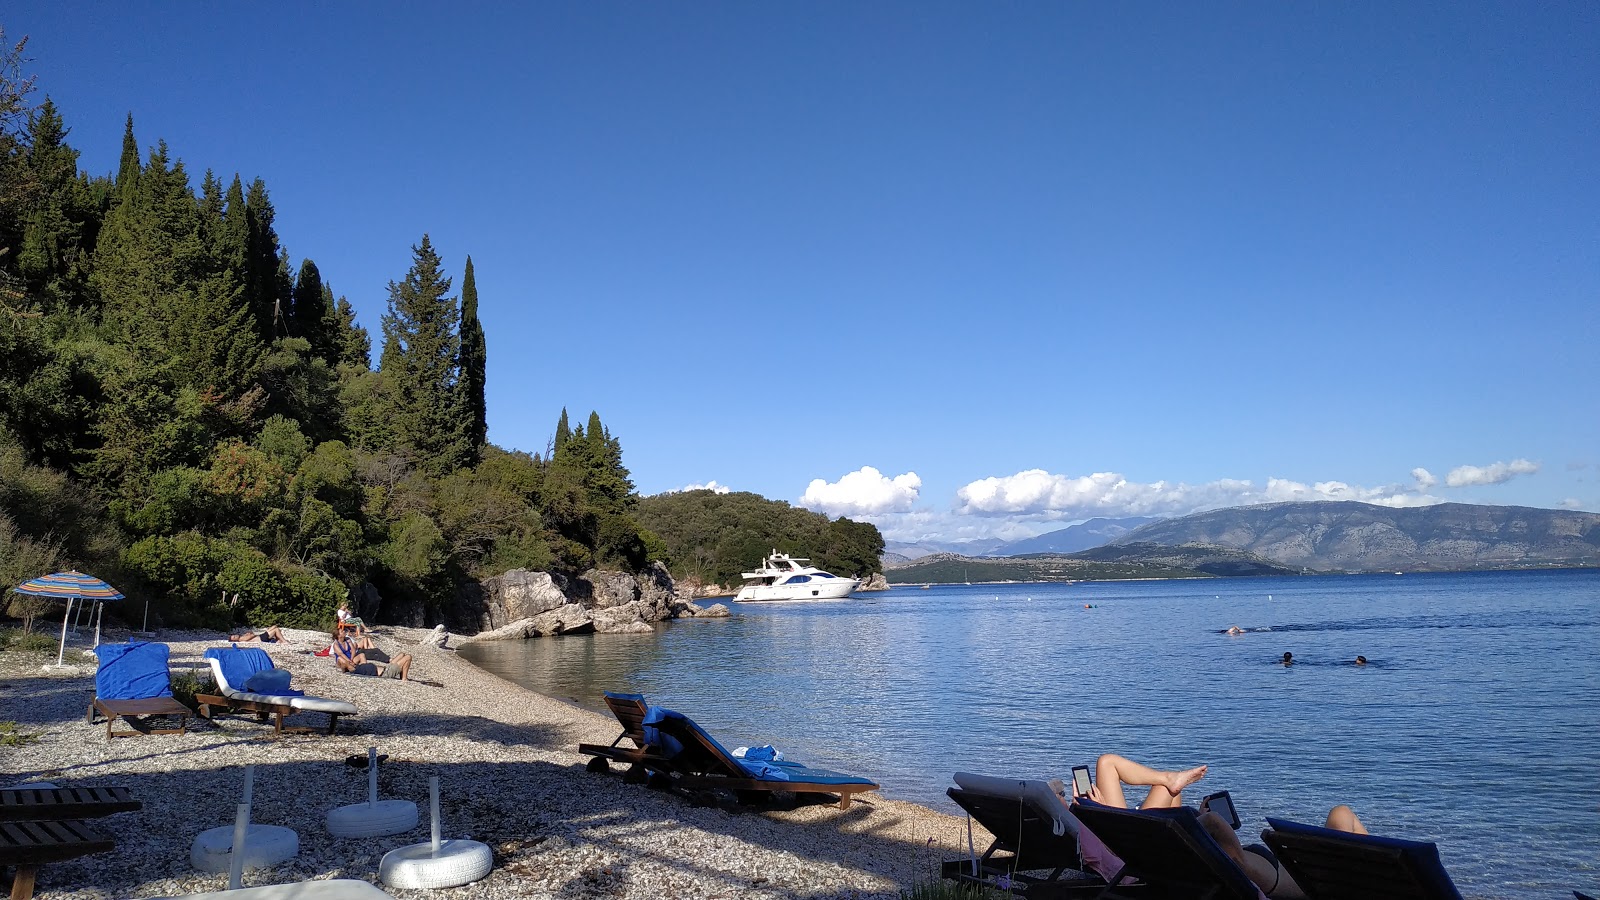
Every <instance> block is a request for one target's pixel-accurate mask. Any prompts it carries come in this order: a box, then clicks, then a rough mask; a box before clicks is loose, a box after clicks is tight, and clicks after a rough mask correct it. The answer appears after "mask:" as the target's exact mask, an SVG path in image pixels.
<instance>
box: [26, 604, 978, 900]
mask: <svg viewBox="0 0 1600 900" xmlns="http://www.w3.org/2000/svg"><path fill="white" fill-rule="evenodd" d="M430 633H431V632H430V631H429V630H428V629H413V628H401V627H394V626H383V627H379V628H378V629H377V635H376V636H377V640H378V646H379V648H380V649H381V650H382V651H384V652H386V653H387V654H389V655H395V654H398V653H411V654H413V656H414V657H415V662H414V663H413V665H412V669H411V679H412V680H411V681H408V682H400V681H394V680H388V679H379V678H363V677H360V676H354V675H347V674H343V673H340V672H338V671H336V670H335V668H334V666H333V664H332V662H331V661H330V660H329V659H327V658H325V657H317V656H313V655H311V654H312V651H314V650H316V649H318V648H320V647H323V646H326V644H327V635H326V634H323V633H319V632H314V631H302V630H295V629H285V634H286V637H287V638H288V640H287V641H286V642H283V643H277V644H265V645H256V644H250V645H248V646H261V647H262V648H263V649H265V650H266V651H267V652H268V653H269V655H271V656H272V658H273V660H274V662H275V663H276V664H277V665H278V666H280V667H282V668H286V669H289V670H290V671H291V672H292V673H293V684H294V687H295V688H297V689H299V690H303V691H305V692H306V693H308V694H311V695H314V696H321V697H328V698H332V699H340V700H348V701H350V702H352V703H354V704H355V705H356V707H357V708H358V709H359V714H358V715H356V716H354V717H349V718H341V720H340V722H339V727H338V731H337V733H335V734H332V735H329V734H325V733H320V732H319V733H315V734H295V735H290V734H285V735H284V736H283V737H282V738H281V739H275V738H274V734H273V728H272V724H271V723H270V722H267V723H261V722H258V721H257V720H256V718H255V717H254V716H251V715H240V716H226V717H222V718H219V719H218V720H217V721H216V722H215V723H208V722H205V721H204V720H198V719H196V720H191V723H190V727H189V732H188V733H187V734H185V735H148V736H145V735H141V736H136V737H119V738H113V739H110V740H107V738H106V736H105V724H104V722H103V721H101V722H99V723H97V724H94V725H90V724H88V723H87V722H86V721H85V711H86V709H87V705H88V702H89V699H90V697H91V696H92V691H93V672H94V664H93V661H92V660H90V661H88V662H86V663H83V664H82V665H81V666H80V667H79V671H78V673H77V674H67V673H47V672H45V671H42V670H41V664H42V663H43V662H46V660H44V658H43V657H44V654H27V653H20V652H16V651H10V652H6V653H4V654H0V661H3V662H0V721H3V720H9V721H14V722H16V723H17V730H18V731H19V732H22V733H24V734H32V735H36V736H37V737H36V738H35V739H33V740H31V741H25V742H24V743H22V744H21V745H20V746H12V747H7V748H5V749H4V750H3V751H0V760H3V762H0V777H3V778H4V781H3V784H5V785H12V784H16V783H19V782H24V781H31V780H49V781H52V782H54V783H56V784H60V785H62V786H86V787H95V786H123V787H127V788H129V789H130V790H131V791H132V792H133V794H134V796H135V797H137V798H138V799H139V800H141V801H142V802H143V804H144V807H143V809H142V810H140V811H138V812H131V813H122V814H118V815H115V816H111V817H108V818H104V819H98V820H94V822H93V824H92V827H94V828H95V829H97V830H99V831H101V832H102V833H105V834H107V835H109V836H111V837H113V838H114V839H115V841H116V848H115V849H114V850H112V851H111V852H108V853H103V854H98V855H94V856H87V857H82V858H79V859H77V860H70V861H66V862H60V863H52V864H49V865H46V866H44V867H42V868H41V869H40V870H39V881H38V887H37V891H36V896H38V897H40V898H42V900H56V898H72V900H111V898H136V897H159V896H174V895H183V894H193V893H199V892H204V891H215V890H221V889H223V888H225V887H226V886H227V876H226V875H225V874H223V875H206V874H201V873H198V872H196V871H195V870H194V868H193V867H192V865H191V864H190V862H189V848H190V844H191V842H192V841H193V839H194V837H195V835H197V834H199V833H200V832H201V831H203V830H205V829H208V828H213V827H217V826H222V825H229V824H231V823H232V821H233V814H234V809H235V804H237V803H238V802H239V800H240V795H241V793H242V788H243V772H244V766H245V765H247V764H249V765H254V766H255V785H254V801H253V815H252V821H254V822H256V823H261V824H272V825H282V826H287V827H289V828H292V829H294V830H295V831H296V832H297V833H298V835H299V839H300V852H299V855H298V856H297V857H296V858H294V859H292V860H290V861H287V862H285V863H282V864H280V865H278V866H275V867H273V868H270V869H262V870H251V871H247V872H246V873H245V878H244V883H245V885H246V886H254V885H261V884H273V883H285V882H294V881H305V880H309V879H320V878H359V879H363V880H366V881H371V882H375V883H376V882H377V880H378V879H377V870H378V863H379V860H380V859H381V857H382V855H383V853H384V852H386V851H387V850H390V849H394V848H396V847H401V846H405V845H408V844H415V843H421V842H424V841H426V840H428V835H429V829H430V825H429V821H428V779H429V777H430V776H438V777H439V778H440V781H441V785H442V787H441V804H440V805H441V809H442V819H443V829H442V832H443V835H444V836H445V837H446V838H460V837H470V838H472V839H474V840H479V841H483V842H484V843H487V844H488V845H489V846H490V847H491V848H492V849H493V850H494V853H495V868H494V870H493V871H492V872H491V874H490V875H489V876H488V877H487V878H485V879H483V880H481V881H478V882H475V883H473V884H471V885H467V886H465V887H461V888H456V889H453V893H452V894H451V896H453V897H459V898H471V900H477V898H504V897H513V896H515V897H536V898H542V897H557V896H559V897H562V898H572V897H591V896H592V897H624V898H640V900H645V898H649V900H659V898H662V897H708V898H711V897H729V898H733V897H739V898H747V897H748V898H774V900H777V898H787V900H792V898H799V897H805V898H827V897H849V898H898V897H899V895H900V891H901V889H903V888H908V887H910V886H911V885H912V884H913V883H915V882H917V881H921V880H929V879H934V878H937V877H938V863H939V861H940V860H941V859H946V858H950V857H952V856H965V855H966V853H967V823H966V820H965V819H964V818H959V817H956V816H951V815H948V814H946V813H941V812H938V811H936V810H933V809H930V808H928V807H924V806H920V805H917V804H914V803H909V802H906V801H899V800H890V799H888V798H885V797H883V796H881V795H880V794H878V793H871V794H865V795H858V798H857V800H856V801H855V802H854V803H852V804H851V806H850V808H849V809H847V810H840V809H838V808H837V806H836V805H834V804H832V803H828V802H826V801H827V798H825V797H824V798H822V801H821V802H815V801H814V800H801V801H798V802H795V801H790V802H787V803H784V802H779V803H777V804H774V805H772V806H766V807H742V806H738V805H735V804H732V803H731V802H730V803H728V804H724V805H721V806H716V807H695V806H693V805H692V804H691V803H690V801H689V799H688V798H686V797H683V796H681V795H678V794H675V793H671V792H663V791H656V790H651V789H648V788H646V787H644V786H642V785H628V784H624V783H623V780H622V778H621V771H620V768H618V767H614V768H613V770H612V772H611V773H609V774H594V773H589V772H587V771H586V770H585V767H584V764H585V763H586V762H587V759H588V758H587V757H584V756H582V755H580V754H579V753H578V752H577V745H578V744H579V743H580V742H592V743H601V744H606V743H610V742H611V741H612V739H614V738H615V737H616V736H617V733H618V730H619V729H618V726H617V723H616V721H615V720H614V719H612V718H610V717H609V716H606V715H603V714H601V713H598V712H595V711H593V710H590V709H587V708H585V707H583V706H580V705H578V704H577V703H574V702H572V701H571V700H567V699H563V698H560V697H553V696H548V695H545V694H541V693H538V692H535V691H532V690H529V689H528V688H525V687H522V686H520V685H516V684H513V683H511V682H509V681H506V680H504V679H502V678H500V677H498V676H496V675H493V674H491V673H489V672H486V671H484V670H482V669H479V668H478V667H476V666H474V665H472V664H471V663H469V662H467V661H466V660H464V659H461V658H459V657H458V656H457V655H456V654H455V653H454V652H453V651H448V650H438V649H436V648H432V647H427V646H422V645H419V641H420V640H421V639H422V638H423V636H425V635H428V634H430ZM128 637H129V634H128V633H127V632H125V631H108V632H107V633H106V634H105V635H104V637H103V640H104V641H105V642H107V643H111V642H115V641H120V640H126V639H127V638H128ZM221 638H222V636H221V635H218V634H214V633H209V632H205V633H202V632H181V631H171V630H168V631H162V632H159V633H157V635H156V637H155V640H159V641H161V642H163V643H166V644H168V645H169V646H170V647H171V649H172V659H171V669H172V671H173V672H174V674H177V673H179V672H181V671H183V670H185V669H189V668H197V669H199V670H200V671H201V672H204V663H203V660H202V654H203V653H204V651H205V649H206V648H208V647H220V646H226V641H224V640H222V639H221ZM455 640H460V638H455ZM49 656H50V659H49V660H48V662H51V663H53V662H54V654H53V653H52V654H49ZM287 724H300V725H309V726H313V727H321V726H324V725H325V724H326V717H325V716H323V715H321V714H318V713H300V714H298V715H296V716H292V717H290V718H289V719H288V720H287ZM120 727H121V726H120V724H119V728H120ZM369 746H376V747H377V748H378V751H379V752H380V753H386V754H388V755H389V759H388V761H387V762H386V763H385V764H384V765H383V766H381V767H380V770H379V774H380V778H379V794H380V797H381V798H382V799H396V798H398V799H408V800H412V801H415V802H416V803H417V804H418V807H419V810H420V816H419V823H418V826H417V827H416V828H414V829H412V830H411V831H409V832H406V833H404V834H400V835H395V836H392V837H386V838H368V839H340V838H335V837H333V836H332V835H331V834H329V833H328V831H327V829H326V827H325V825H324V817H325V816H326V814H327V812H328V811H329V810H331V809H333V808H335V807H338V806H342V805H347V804H355V803H359V802H364V801H365V799H366V794H367V778H366V773H365V772H364V771H361V770H358V769H355V768H352V767H350V766H348V765H347V764H346V763H345V761H344V760H345V758H346V757H349V756H353V755H359V756H365V755H366V752H367V748H368V747H369ZM859 774H863V775H866V776H868V777H872V773H870V772H863V773H859ZM785 796H787V795H785ZM975 840H977V841H978V846H979V847H980V848H981V847H983V846H985V845H986V844H987V842H988V837H987V835H986V834H984V833H982V832H981V830H978V831H976V835H975ZM386 890H388V891H389V893H391V894H394V895H395V896H397V897H421V896H423V895H424V894H426V893H428V892H425V891H420V890H400V889H392V888H386Z"/></svg>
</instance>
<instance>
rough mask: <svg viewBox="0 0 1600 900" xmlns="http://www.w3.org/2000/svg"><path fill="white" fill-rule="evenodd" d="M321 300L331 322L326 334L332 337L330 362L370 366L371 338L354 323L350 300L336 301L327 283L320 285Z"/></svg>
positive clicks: (354, 318)
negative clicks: (332, 355)
mask: <svg viewBox="0 0 1600 900" xmlns="http://www.w3.org/2000/svg"><path fill="white" fill-rule="evenodd" d="M322 290H323V301H324V302H325V303H326V304H327V307H328V309H329V310H330V312H329V317H330V318H331V319H332V322H331V323H330V324H329V327H328V334H329V335H330V337H331V339H332V344H331V346H332V351H333V354H334V357H333V359H331V360H330V362H331V363H332V364H333V365H334V366H335V367H339V366H352V367H355V368H358V369H363V370H365V369H370V368H372V338H371V337H370V336H369V335H368V334H367V330H366V329H365V328H362V327H361V326H360V325H357V324H356V311H355V308H354V307H352V306H351V305H350V301H349V300H346V299H345V298H343V297H340V298H339V299H338V301H337V302H335V301H334V299H333V291H332V290H330V289H329V288H328V286H327V285H323V286H322Z"/></svg>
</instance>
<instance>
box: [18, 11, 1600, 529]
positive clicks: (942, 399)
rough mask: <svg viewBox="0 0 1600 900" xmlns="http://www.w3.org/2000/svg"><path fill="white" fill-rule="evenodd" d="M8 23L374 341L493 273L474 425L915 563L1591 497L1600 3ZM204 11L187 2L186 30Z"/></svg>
mask: <svg viewBox="0 0 1600 900" xmlns="http://www.w3.org/2000/svg"><path fill="white" fill-rule="evenodd" d="M504 6H505V7H506V8H501V7H500V6H491V5H487V4H484V5H478V6H471V5H467V6H466V7H465V8H464V9H462V10H460V11H456V10H452V11H449V12H446V11H445V9H444V7H441V6H439V5H437V4H420V3H418V4H388V3H385V4H359V3H337V4H315V5H313V4H294V5H290V6H287V7H284V6H279V5H268V4H258V5H246V4H222V5H214V6H168V7H148V8H143V9H139V10H137V11H135V12H130V13H122V12H120V11H119V10H117V9H115V8H113V7H108V6H106V5H104V4H84V3H50V4H45V3H32V4H18V5H10V6H8V7H7V9H6V11H5V13H4V14H3V17H0V24H3V25H4V27H5V29H6V32H7V35H8V36H9V37H11V38H17V37H21V36H23V35H27V36H29V37H30V42H29V45H28V51H29V55H30V56H32V57H33V59H34V62H33V64H32V71H33V72H35V73H36V74H37V75H38V79H39V85H40V87H41V89H42V90H43V91H44V92H47V93H49V94H50V95H51V96H52V97H53V98H54V99H55V100H56V102H57V104H58V105H59V106H60V107H61V108H62V110H63V112H64V114H65V116H66V119H67V124H68V125H69V127H70V128H71V129H72V136H71V141H72V142H73V144H74V146H76V147H78V148H79V149H80V150H82V151H83V156H82V159H81V164H82V165H83V166H84V167H85V168H87V169H88V170H90V171H91V172H110V171H111V170H112V169H113V168H114V166H115V164H116V158H117V154H118V151H119V147H120V139H121V133H122V126H123V119H124V116H125V115H126V114H128V113H129V112H131V113H132V114H133V116H134V122H135V130H136V133H137V136H138V138H139V141H140V143H141V145H144V146H146V147H148V146H149V145H151V144H153V143H154V142H155V141H156V140H158V139H164V140H166V141H167V143H168V144H169V146H170V148H171V151H172V153H173V154H174V155H176V156H178V157H180V158H182V159H183V160H184V162H185V164H186V165H187V166H188V168H189V170H190V171H191V173H193V177H194V179H195V181H196V182H198V179H199V175H200V173H202V172H204V171H205V169H207V168H213V169H216V170H217V171H218V172H219V173H221V174H222V175H223V176H224V177H228V176H231V175H232V174H233V173H234V172H238V173H240V174H242V175H243V176H244V177H245V178H246V180H248V179H250V178H253V177H256V176H260V177H262V178H263V179H265V180H266V183H267V186H268V188H269V190H270V192H271V196H272V199H273V202H274V203H275V205H276V207H277V211H278V231H279V234H280V237H281V239H282V241H283V242H284V245H285V246H286V247H287V248H288V250H289V252H290V254H291V256H292V257H293V259H294V260H295V262H296V263H298V261H299V260H300V259H301V258H304V257H310V258H312V259H314V260H315V261H316V263H317V265H318V266H319V267H320V269H321V270H322V273H323V276H324V278H325V279H326V280H328V281H329V282H330V283H331V284H332V285H333V287H334V289H335V291H336V292H338V293H341V294H344V295H346V296H348V297H349V299H350V300H351V302H353V303H354V304H355V306H356V308H357V310H358V312H359V314H360V317H361V320H362V322H363V324H365V325H367V327H368V328H369V329H371V330H372V331H373V332H374V333H375V334H376V333H377V331H378V329H377V323H378V317H379V316H380V315H381V313H382V311H383V309H384V305H385V302H386V299H387V292H386V285H387V283H388V282H389V281H390V280H394V279H399V278H400V277H402V276H403V275H404V273H405V271H406V269H407V267H408V265H409V263H410V247H411V245H412V244H414V243H416V242H417V241H418V240H419V239H420V237H421V235H422V234H423V233H424V232H427V233H429V234H430V235H431V236H432V239H433V241H434V243H435V245H436V247H437V248H438V249H439V250H440V252H441V253H442V254H443V255H444V257H445V261H446V265H447V266H448V267H449V268H450V269H451V270H452V271H454V272H456V273H457V275H458V282H459V271H460V268H461V266H462V264H463V263H464V260H465V257H466V256H467V255H468V254H471V255H472V257H473V261H474V265H475V267H476V270H477V276H478V285H479V294H480V298H481V302H482V310H481V315H482V319H483V322H484V327H485V330H486V332H487V335H488V341H489V353H490V356H489V389H488V390H489V396H488V401H489V425H490V439H491V440H492V441H494V442H495V443H498V444H500V445H502V446H508V447H514V448H518V449H523V450H529V451H540V450H542V449H543V448H544V447H545V444H546V441H547V440H548V439H549V437H550V435H551V433H552V431H553V428H554V423H555V420H556V418H557V416H558V415H559V413H560V411H561V408H562V407H563V406H565V407H567V408H568V409H569V410H571V411H572V413H573V415H575V416H577V417H578V418H579V419H580V420H581V419H582V418H584V417H586V416H587V414H588V412H589V411H590V410H591V409H594V410H598V411H599V412H600V414H601V416H602V418H603V419H604V420H605V422H606V424H607V426H608V427H610V428H611V430H612V431H613V433H614V434H616V435H617V436H618V437H619V438H620V440H621V441H622V445H623V448H624V452H625V462H626V463H627V464H628V465H629V467H630V468H631V469H632V471H633V474H634V478H635V481H636V482H637V484H638V486H639V488H640V490H641V491H643V492H645V493H655V492H659V491H664V490H671V489H676V488H681V487H685V486H689V485H694V484H709V483H712V482H715V484H717V485H720V486H726V487H729V488H732V489H734V490H750V491H755V492H758V493H761V494H764V495H766V496H768V497H773V498H777V499H783V500H789V501H791V502H802V501H804V502H805V503H807V504H808V505H811V506H813V507H814V508H819V509H822V510H824V511H827V512H831V513H834V514H851V515H854V516H857V517H867V518H870V519H871V520H872V521H874V522H877V523H878V524H879V525H880V527H882V528H883V529H884V531H885V533H886V534H887V535H888V536H889V537H891V538H898V539H914V538H927V537H942V538H945V539H956V538H961V537H978V536H987V535H1000V536H1007V537H1011V536H1022V535H1026V534H1031V533H1035V532H1039V531H1044V530H1048V529H1050V528H1055V527H1060V526H1061V525H1063V524H1066V523H1068V522H1071V521H1076V520H1079V519H1082V518H1085V517H1087V516H1091V515H1125V514H1132V515H1139V514H1157V515H1173V514H1181V513H1185V512H1190V511H1195V510H1198V509H1204V508H1212V507H1215V506H1226V505H1234V504H1236V503H1245V502H1261V501H1265V500H1275V499H1311V498H1319V497H1327V498H1349V499H1366V500H1372V501H1376V502H1386V503H1393V504H1415V503H1426V502H1437V501H1442V500H1458V501H1466V502H1479V503H1504V504H1521V505H1529V506H1542V507H1557V506H1563V505H1565V506H1570V507H1575V508H1582V509H1588V510H1600V487H1597V483H1600V424H1597V423H1600V401H1597V399H1596V388H1597V382H1600V377H1597V376H1600V363H1597V359H1600V354H1597V353H1596V349H1595V343H1596V338H1597V336H1600V312H1597V307H1600V304H1597V302H1596V301H1597V300H1600V166H1597V164H1596V162H1595V160H1596V159H1600V91H1597V90H1596V89H1595V86H1596V85H1597V84H1600V54H1597V53H1596V52H1595V50H1594V48H1595V47H1596V46H1600V6H1596V5H1594V4H1592V3H1559V2H1555V3H1542V4H1474V3H1463V4H1448V5H1440V4H1431V5H1426V6H1424V5H1403V4H1390V3H1364V4H1362V3H1352V4H1336V5H1335V4H1326V5H1312V4H1275V3H1260V4H1224V5H1211V4H1204V5H1201V4H1154V3H1152V4H1067V3H1048V4H1047V3H1032V4H1028V3H1011V4H970V3H928V2H917V3H891V2H883V3H871V4H846V3H806V4H799V3H793V4H777V3H769V2H757V3H727V4H717V3H694V4H688V3H654V4H636V5H622V4H612V3H594V4H540V5H534V6H533V7H532V8H529V9H513V8H509V7H512V6H514V5H512V4H506V5H504ZM200 12H203V13H205V14H204V15H196V13H200Z"/></svg>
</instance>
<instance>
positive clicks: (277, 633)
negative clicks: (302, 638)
mask: <svg viewBox="0 0 1600 900" xmlns="http://www.w3.org/2000/svg"><path fill="white" fill-rule="evenodd" d="M228 640H230V641H232V642H234V643H235V644H239V643H243V642H245V641H260V642H262V643H263V644H276V643H278V642H279V641H287V640H288V638H286V637H284V636H283V629H281V628H279V627H278V626H276V625H269V626H267V630H266V631H263V632H260V633H259V634H258V633H256V632H254V631H244V632H240V633H239V634H230V635H228Z"/></svg>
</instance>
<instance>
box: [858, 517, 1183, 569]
mask: <svg viewBox="0 0 1600 900" xmlns="http://www.w3.org/2000/svg"><path fill="white" fill-rule="evenodd" d="M1159 521H1161V520H1160V519H1158V518H1155V517H1153V516H1134V517H1131V518H1126V519H1107V518H1101V517H1096V518H1093V519H1090V520H1088V521H1087V522H1079V523H1078V524H1076V525H1069V526H1067V527H1066V528H1061V529H1058V530H1056V531H1051V532H1047V533H1045V534H1041V535H1038V536H1036V537H1031V538H1024V539H1022V540H1020V541H1001V540H994V539H989V540H975V541H919V542H917V543H903V542H900V541H888V542H886V543H885V545H884V553H883V560H884V562H885V563H887V564H893V563H903V562H910V561H911V560H914V559H920V558H921V557H924V556H932V555H934V554H936V553H953V554H956V555H957V556H966V557H985V556H1025V555H1027V554H1030V553H1076V552H1077V551H1079V550H1090V549H1093V548H1095V547H1099V546H1102V545H1104V544H1108V543H1110V542H1111V541H1113V540H1116V539H1117V538H1119V537H1122V536H1123V535H1125V534H1127V533H1128V532H1130V531H1132V530H1133V529H1135V528H1138V527H1139V526H1141V525H1148V524H1150V523H1151V522H1159Z"/></svg>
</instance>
